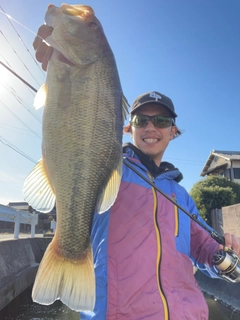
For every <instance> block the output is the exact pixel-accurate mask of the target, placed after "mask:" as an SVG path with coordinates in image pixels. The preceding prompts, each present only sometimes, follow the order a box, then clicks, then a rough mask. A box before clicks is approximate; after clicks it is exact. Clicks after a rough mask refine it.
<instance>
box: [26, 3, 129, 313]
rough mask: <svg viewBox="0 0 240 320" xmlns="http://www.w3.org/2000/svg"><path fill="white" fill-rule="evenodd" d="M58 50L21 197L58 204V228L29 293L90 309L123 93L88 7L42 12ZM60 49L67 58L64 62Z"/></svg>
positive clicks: (117, 157)
mask: <svg viewBox="0 0 240 320" xmlns="http://www.w3.org/2000/svg"><path fill="white" fill-rule="evenodd" d="M45 21H46V24H47V25H49V26H52V27H53V28H54V29H53V32H52V34H51V36H49V37H48V38H47V39H46V42H47V43H48V44H49V45H51V46H52V47H53V48H54V50H53V54H52V56H51V59H50V61H49V64H48V70H47V79H46V83H45V85H44V86H43V87H42V88H40V90H39V91H38V93H37V96H36V100H35V105H36V106H38V105H39V104H41V103H42V101H43V100H44V105H45V108H44V114H43V130H42V136H43V138H42V159H41V160H40V161H39V163H38V164H37V165H36V167H35V168H34V169H33V171H32V172H31V173H30V175H29V176H28V177H27V179H26V181H25V183H24V186H23V194H24V197H25V199H26V201H28V203H29V204H30V205H31V206H32V207H34V208H35V209H36V210H38V211H41V212H49V211H51V209H52V208H53V207H54V205H55V201H56V211H57V228H56V232H55V235H54V238H53V240H52V242H51V243H50V244H49V246H48V248H47V250H46V252H45V255H44V257H43V259H42V261H41V264H40V266H39V270H38V273H37V276H36V279H35V283H34V287H33V292H32V297H33V301H35V302H38V303H40V304H46V305H48V304H51V303H53V302H54V301H55V300H57V299H60V300H61V301H62V302H63V303H64V304H66V305H67V306H68V307H69V308H71V309H73V310H76V311H80V310H92V309H93V307H94V304H95V276H94V266H93V254H92V248H91V241H90V233H91V226H92V219H93V214H94V211H95V210H97V211H98V212H99V213H101V212H104V211H106V210H107V209H108V208H109V207H110V206H111V205H112V204H113V203H114V201H115V199H116V196H117V193H118V190H119V185H120V180H121V170H122V132H123V121H124V119H125V118H126V115H127V109H128V104H127V101H126V99H125V98H124V97H123V93H122V89H121V84H120V80H119V76H118V71H117V67H116V63H115V59H114V55H113V53H112V50H111V48H110V46H109V44H108V41H107V39H106V37H105V35H104V31H103V28H102V26H101V23H100V22H99V20H98V19H97V18H96V16H95V14H94V11H93V9H92V8H91V7H89V6H85V5H67V4H63V5H62V6H61V7H55V6H53V5H50V6H49V8H48V10H47V12H46V16H45ZM59 52H60V53H61V54H62V55H63V56H64V57H65V60H66V63H64V62H61V61H59V59H58V56H59Z"/></svg>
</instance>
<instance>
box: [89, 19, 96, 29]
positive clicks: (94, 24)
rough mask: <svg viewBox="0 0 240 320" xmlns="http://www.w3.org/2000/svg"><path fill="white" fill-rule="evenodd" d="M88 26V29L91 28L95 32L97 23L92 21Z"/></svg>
mask: <svg viewBox="0 0 240 320" xmlns="http://www.w3.org/2000/svg"><path fill="white" fill-rule="evenodd" d="M88 25H89V27H90V28H92V29H95V30H97V29H98V24H97V22H94V21H92V22H90V23H89V24H88Z"/></svg>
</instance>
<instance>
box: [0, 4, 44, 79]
mask: <svg viewBox="0 0 240 320" xmlns="http://www.w3.org/2000/svg"><path fill="white" fill-rule="evenodd" d="M0 8H1V10H2V12H3V13H4V14H5V16H6V18H7V19H8V22H9V23H10V24H11V26H12V27H13V30H14V31H15V32H16V34H17V36H18V37H19V39H20V40H21V42H22V44H23V45H24V47H25V49H26V50H27V52H28V53H29V54H30V56H31V57H32V59H33V61H34V62H35V64H36V65H37V66H38V68H39V70H40V71H41V72H42V74H43V75H45V74H44V72H43V71H42V69H41V68H40V66H39V64H38V63H37V61H36V59H35V58H34V56H33V55H32V54H31V52H30V51H29V49H28V47H27V46H26V44H25V42H24V40H23V38H22V37H21V36H20V34H19V33H18V31H17V30H16V28H15V27H14V25H13V24H12V22H11V20H10V19H9V16H8V15H7V14H6V12H5V11H4V10H3V7H2V6H0Z"/></svg>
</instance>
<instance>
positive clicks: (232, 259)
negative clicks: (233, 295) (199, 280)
mask: <svg viewBox="0 0 240 320" xmlns="http://www.w3.org/2000/svg"><path fill="white" fill-rule="evenodd" d="M123 163H124V164H125V165H126V166H127V167H129V168H130V169H131V170H132V171H133V172H135V173H136V174H137V175H138V176H140V177H141V178H142V179H143V180H144V181H146V182H147V183H148V184H149V185H150V186H151V187H153V188H154V189H155V190H157V191H158V192H159V193H160V194H161V195H163V196H164V197H165V198H167V199H168V200H169V201H170V202H171V203H173V204H174V205H175V206H177V207H178V208H179V209H180V210H181V211H183V212H184V213H185V214H186V215H187V216H189V217H190V218H191V219H192V220H193V221H195V222H196V223H197V224H198V225H200V226H201V227H202V228H203V229H204V230H206V231H207V232H208V233H209V234H210V236H211V237H212V238H213V239H214V240H216V241H217V242H218V243H219V244H222V245H223V247H224V249H223V250H218V251H217V252H215V253H214V255H213V259H212V263H213V266H214V269H215V271H216V272H217V274H218V275H219V276H220V277H222V278H224V279H225V280H227V281H229V282H233V283H236V282H240V259H239V257H238V256H237V254H236V253H235V252H234V251H233V250H232V249H231V248H228V247H226V246H225V238H224V236H222V235H220V234H219V233H217V232H216V231H215V230H213V229H210V228H209V227H207V226H206V225H205V224H204V223H202V222H201V221H199V220H198V219H197V215H196V214H192V213H190V212H188V211H187V210H185V209H184V208H183V207H182V206H181V205H179V204H178V203H177V202H176V201H175V200H174V199H173V198H171V197H169V196H168V195H167V194H166V193H165V192H163V191H162V190H161V189H159V188H158V187H157V186H156V185H155V184H154V183H153V182H152V181H151V180H149V179H148V178H146V177H145V176H144V175H143V174H141V173H140V172H139V171H137V170H136V169H135V168H134V167H133V166H132V165H131V164H130V163H129V161H127V159H123Z"/></svg>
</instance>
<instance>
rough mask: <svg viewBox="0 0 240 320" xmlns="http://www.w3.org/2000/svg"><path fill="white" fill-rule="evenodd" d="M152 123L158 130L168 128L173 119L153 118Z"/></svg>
mask: <svg viewBox="0 0 240 320" xmlns="http://www.w3.org/2000/svg"><path fill="white" fill-rule="evenodd" d="M152 122H153V124H154V125H155V126H156V127H158V128H168V127H170V126H171V124H172V119H171V118H165V117H163V116H155V117H153V118H152Z"/></svg>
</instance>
